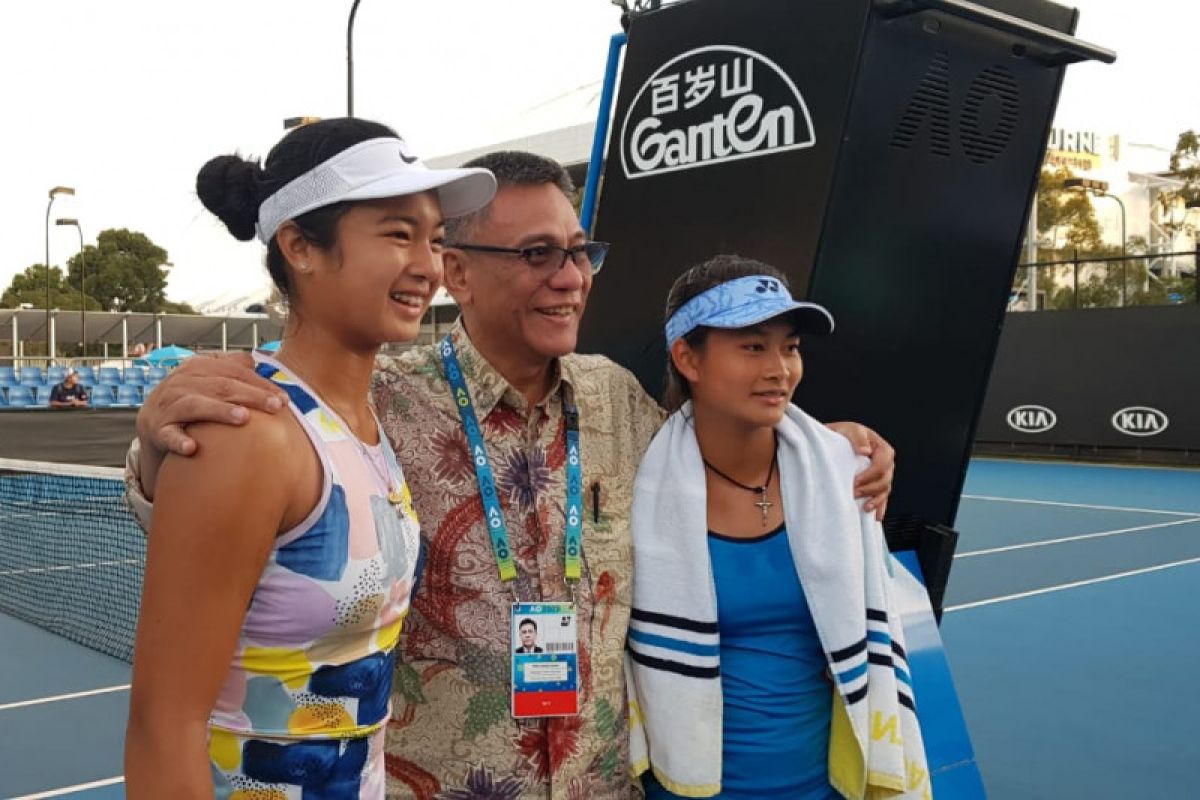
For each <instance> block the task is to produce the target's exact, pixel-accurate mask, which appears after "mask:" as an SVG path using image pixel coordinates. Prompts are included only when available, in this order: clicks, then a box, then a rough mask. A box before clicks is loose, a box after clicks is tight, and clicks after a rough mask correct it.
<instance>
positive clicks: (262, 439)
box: [125, 119, 495, 800]
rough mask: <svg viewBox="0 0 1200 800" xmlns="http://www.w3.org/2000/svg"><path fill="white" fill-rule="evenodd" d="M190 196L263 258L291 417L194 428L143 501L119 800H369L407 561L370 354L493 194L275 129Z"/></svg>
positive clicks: (399, 152)
mask: <svg viewBox="0 0 1200 800" xmlns="http://www.w3.org/2000/svg"><path fill="white" fill-rule="evenodd" d="M196 190H197V193H198V195H199V197H200V201H201V202H202V203H203V204H204V206H205V207H206V208H208V209H209V210H210V211H211V212H212V213H213V214H215V215H216V216H217V217H218V218H219V219H220V220H221V221H222V222H223V223H224V224H225V226H226V227H227V228H228V230H229V232H230V233H231V234H233V236H235V237H236V238H238V239H240V240H242V241H248V240H250V239H252V238H255V237H256V236H257V238H258V239H259V240H260V241H261V242H262V243H263V244H264V245H265V246H266V248H267V255H266V261H267V269H268V270H269V272H270V274H271V277H272V279H273V280H274V282H275V285H276V286H277V287H278V288H279V290H280V291H281V292H282V293H283V294H284V295H285V296H286V298H287V303H288V308H289V318H288V323H287V328H286V331H285V334H284V338H283V344H282V346H281V347H280V348H279V351H278V353H277V354H276V355H275V356H273V357H269V356H267V355H265V354H256V361H257V364H258V372H259V374H260V375H262V376H263V377H265V378H267V379H268V380H271V381H274V382H275V383H276V384H278V385H279V386H280V388H281V389H283V391H284V392H286V394H287V395H288V398H289V406H290V410H291V412H292V413H289V414H282V415H278V414H276V415H271V414H264V413H259V412H254V411H251V412H248V413H249V415H250V418H249V419H248V420H247V421H246V423H245V424H244V425H242V426H240V427H241V428H243V429H244V430H239V428H238V427H230V426H226V425H220V424H214V423H201V424H196V425H192V426H189V428H188V435H189V436H190V437H191V438H193V439H194V440H195V441H196V443H197V450H196V452H195V454H194V455H193V456H191V457H189V458H182V457H179V456H167V457H166V460H165V462H164V463H163V464H162V467H161V470H160V471H158V475H157V481H156V483H155V485H153V486H146V487H144V488H145V489H147V491H148V494H151V495H153V498H154V501H155V502H154V517H153V523H152V525H151V532H150V541H149V551H148V555H147V561H146V575H145V586H144V593H143V599H142V607H141V619H140V621H139V625H138V632H137V641H136V648H135V653H134V669H133V690H132V697H131V706H130V715H129V726H128V733H127V738H126V756H125V764H126V773H125V775H126V786H127V791H128V794H129V797H131V798H154V799H155V800H159V799H160V798H168V797H169V798H172V800H182V799H183V798H201V797H203V798H212V797H214V796H215V797H218V798H234V797H238V798H249V797H255V798H271V800H285V798H296V800H299V798H301V797H322V798H382V797H383V796H384V765H383V735H384V726H385V724H386V722H387V719H388V696H389V693H390V689H391V681H392V672H393V668H394V649H395V646H396V642H397V639H398V637H399V633H400V626H401V623H402V621H403V619H404V616H405V613H406V612H407V610H408V604H409V598H410V597H411V596H412V593H413V588H414V582H415V580H416V578H417V574H418V571H419V569H420V563H419V562H420V545H419V539H418V527H417V519H416V516H415V514H414V513H413V509H412V503H411V501H410V496H409V491H408V486H407V485H406V484H405V480H404V475H403V473H402V472H401V470H400V467H399V465H398V463H397V461H396V458H395V455H394V454H393V452H392V449H391V447H390V445H389V444H388V441H387V439H386V438H385V437H384V436H383V435H381V431H380V427H379V423H378V421H377V420H376V418H375V415H374V412H373V411H372V409H371V406H370V403H369V401H368V390H369V383H370V378H371V370H372V365H373V364H374V361H375V354H376V352H377V351H378V349H379V347H380V345H382V344H383V343H385V342H403V341H410V340H412V339H414V338H416V336H417V334H418V331H419V329H420V325H421V319H422V316H423V315H424V313H425V311H426V309H428V307H429V304H430V301H431V300H432V299H433V295H434V292H435V291H436V290H437V289H438V287H439V285H440V283H441V278H442V237H443V220H445V219H447V218H450V217H454V216H458V215H462V214H466V213H470V212H472V211H474V210H476V209H478V208H481V207H483V206H484V205H486V204H487V203H488V202H489V201H490V200H491V197H492V195H493V194H494V193H495V180H494V178H493V177H492V175H491V173H489V172H487V171H486V170H432V169H428V168H426V167H425V166H424V165H423V164H422V163H421V162H420V161H419V160H418V159H417V158H416V157H415V156H414V155H413V154H412V152H411V151H410V149H409V148H408V146H407V145H406V143H405V142H404V141H403V140H402V139H401V138H400V137H399V136H397V134H396V133H395V132H394V131H392V130H391V129H389V128H387V127H386V126H384V125H380V124H378V123H374V122H368V121H365V120H360V119H331V120H325V121H322V122H317V123H314V124H311V125H306V126H304V127H301V128H298V129H296V130H293V131H292V132H290V133H289V134H288V135H287V136H285V137H284V138H283V139H282V140H281V141H280V142H279V143H278V144H277V145H276V146H275V147H274V148H273V149H272V150H271V152H270V153H269V154H268V156H267V158H266V161H265V162H264V163H263V164H262V165H261V166H260V165H259V164H258V163H257V162H252V161H246V160H244V159H242V158H240V157H237V156H221V157H218V158H214V159H213V160H211V161H209V162H208V163H207V164H205V165H204V167H203V168H202V169H201V170H200V173H199V175H198V177H197V180H196ZM144 456H145V457H149V454H144ZM154 472H155V471H154V470H147V471H146V474H154Z"/></svg>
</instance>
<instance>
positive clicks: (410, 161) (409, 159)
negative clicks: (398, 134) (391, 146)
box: [400, 150, 417, 164]
mask: <svg viewBox="0 0 1200 800" xmlns="http://www.w3.org/2000/svg"><path fill="white" fill-rule="evenodd" d="M400 160H401V161H403V162H404V163H405V164H415V163H416V161H417V157H416V156H406V155H404V151H403V150H401V151H400Z"/></svg>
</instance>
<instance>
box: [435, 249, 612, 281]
mask: <svg viewBox="0 0 1200 800" xmlns="http://www.w3.org/2000/svg"><path fill="white" fill-rule="evenodd" d="M446 246H447V247H456V248H458V249H459V250H469V251H474V252H476V253H496V254H498V255H506V256H516V257H517V258H519V259H521V260H522V261H524V262H525V263H526V264H528V265H529V266H530V267H532V268H533V269H536V270H546V271H548V272H557V271H558V270H560V269H562V268H563V267H565V266H566V264H567V259H568V258H570V259H571V263H572V264H574V265H575V266H577V267H579V268H580V269H584V268H589V267H590V268H591V272H592V274H593V275H595V274H596V273H597V272H599V271H600V267H602V266H603V265H604V257H605V256H607V255H608V248H609V244H608V242H584V243H583V244H581V245H576V246H575V247H555V246H554V245H552V244H535V245H533V246H532V247H495V246H493V245H489V244H450V245H446ZM580 256H582V257H583V259H582V261H581V260H580ZM548 268H549V269H548Z"/></svg>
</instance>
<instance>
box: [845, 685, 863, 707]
mask: <svg viewBox="0 0 1200 800" xmlns="http://www.w3.org/2000/svg"><path fill="white" fill-rule="evenodd" d="M866 696H867V684H863V686H862V687H861V688H859V689H855V690H854V691H853V692H850V693H849V694H847V695H846V704H847V705H854V704H855V703H857V702H858V701H860V700H862V699H864V698H865V697H866Z"/></svg>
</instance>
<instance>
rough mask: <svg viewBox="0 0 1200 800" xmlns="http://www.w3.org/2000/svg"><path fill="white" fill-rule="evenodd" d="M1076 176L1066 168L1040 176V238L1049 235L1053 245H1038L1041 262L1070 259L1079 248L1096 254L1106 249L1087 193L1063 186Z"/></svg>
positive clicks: (1038, 194)
mask: <svg viewBox="0 0 1200 800" xmlns="http://www.w3.org/2000/svg"><path fill="white" fill-rule="evenodd" d="M1074 177H1076V176H1075V173H1073V172H1071V170H1069V169H1067V168H1066V167H1060V168H1059V169H1057V170H1048V169H1047V170H1042V173H1041V175H1039V176H1038V188H1037V229H1038V238H1039V239H1042V238H1044V237H1045V236H1049V238H1050V244H1051V246H1050V247H1048V248H1041V247H1039V248H1038V261H1057V260H1061V259H1063V258H1070V257H1071V254H1072V253H1073V252H1074V251H1075V250H1078V251H1079V252H1080V253H1086V254H1089V255H1096V254H1099V253H1100V252H1101V251H1103V250H1105V249H1106V248H1105V246H1104V243H1103V242H1102V240H1101V238H1100V223H1099V222H1098V221H1097V219H1096V211H1095V209H1093V208H1092V201H1091V198H1089V197H1088V194H1087V192H1084V191H1080V190H1079V189H1068V188H1066V187H1065V186H1063V184H1064V183H1065V182H1066V181H1067V180H1068V179H1070V178H1074ZM1060 245H1061V246H1060Z"/></svg>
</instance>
